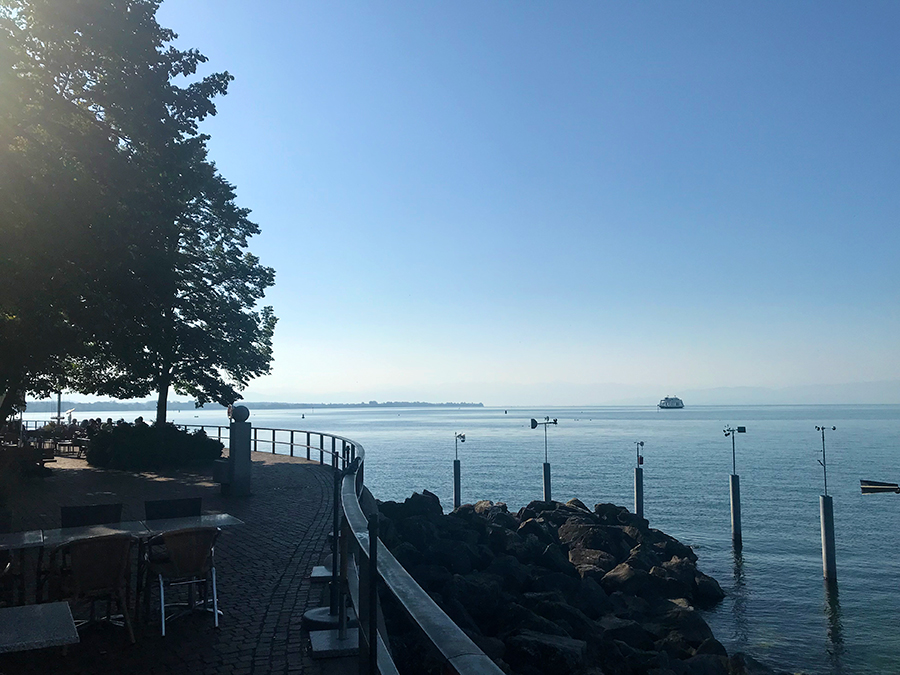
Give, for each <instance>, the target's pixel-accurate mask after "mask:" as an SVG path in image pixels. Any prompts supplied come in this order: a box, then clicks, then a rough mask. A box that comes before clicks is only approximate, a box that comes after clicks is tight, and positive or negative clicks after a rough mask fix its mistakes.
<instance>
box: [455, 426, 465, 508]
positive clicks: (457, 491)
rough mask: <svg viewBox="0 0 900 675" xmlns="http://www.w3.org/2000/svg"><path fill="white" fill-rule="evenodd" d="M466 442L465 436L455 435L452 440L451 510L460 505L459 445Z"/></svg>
mask: <svg viewBox="0 0 900 675" xmlns="http://www.w3.org/2000/svg"><path fill="white" fill-rule="evenodd" d="M460 442H462V443H465V442H466V435H465V434H461V433H457V434H454V438H453V455H454V457H453V508H454V509H458V508H459V506H460V504H462V488H461V485H462V484H461V482H460V470H459V444H460Z"/></svg>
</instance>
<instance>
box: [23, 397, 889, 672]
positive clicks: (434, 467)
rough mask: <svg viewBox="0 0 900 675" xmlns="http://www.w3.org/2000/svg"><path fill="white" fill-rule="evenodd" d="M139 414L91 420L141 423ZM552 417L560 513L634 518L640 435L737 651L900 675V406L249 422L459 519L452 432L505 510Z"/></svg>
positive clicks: (347, 414) (660, 495)
mask: <svg viewBox="0 0 900 675" xmlns="http://www.w3.org/2000/svg"><path fill="white" fill-rule="evenodd" d="M248 407H250V408H251V409H252V404H248ZM137 414H139V413H134V412H128V413H124V414H123V413H121V412H112V413H101V412H90V413H87V415H88V416H92V417H97V416H101V417H103V418H104V419H105V418H106V417H108V416H112V417H114V418H116V419H118V418H119V417H122V416H125V417H126V419H129V420H130V419H132V418H133V417H135V416H137ZM76 415H77V413H76ZM301 415H305V419H301ZM545 415H549V416H550V417H551V418H557V419H558V420H559V424H558V426H551V427H549V431H548V438H549V459H550V463H551V465H552V481H553V483H552V484H553V496H554V498H555V499H557V500H558V501H566V500H568V499H570V498H571V497H578V498H579V499H581V500H582V501H583V502H584V503H585V504H587V505H588V506H593V505H594V504H595V503H597V502H614V503H616V504H621V505H625V506H628V507H629V508H632V506H633V494H632V486H633V482H632V481H633V468H634V465H635V445H634V442H635V441H644V448H643V454H644V456H645V461H644V492H645V498H644V515H645V516H646V517H647V518H648V519H649V520H650V524H651V526H653V527H657V528H659V529H661V530H664V531H665V532H667V533H669V534H671V535H673V536H675V537H677V538H678V539H680V540H681V541H683V542H685V543H687V544H689V545H691V546H693V547H694V549H695V551H696V552H697V555H698V556H699V559H700V560H699V565H700V568H701V569H702V570H703V571H704V572H706V573H707V574H710V575H711V576H713V577H715V578H716V579H717V580H718V581H719V583H720V584H721V585H722V588H723V589H724V590H725V591H726V592H727V594H728V597H727V598H726V600H725V601H724V602H723V603H722V604H721V605H720V606H719V607H718V608H716V609H715V610H712V611H709V612H706V613H705V616H706V618H707V620H708V621H709V623H710V625H711V627H712V628H713V631H714V632H715V634H716V636H717V638H718V639H719V640H720V641H721V642H722V643H723V644H724V645H725V646H726V648H727V649H728V650H729V652H732V651H738V650H741V651H746V652H749V653H750V654H752V655H754V656H755V657H757V658H759V659H761V660H763V661H765V662H767V663H770V664H771V665H775V666H777V667H780V668H784V669H786V670H790V671H792V672H805V673H833V674H839V673H847V674H850V673H853V674H855V673H860V674H865V673H873V674H874V673H897V672H900V631H898V630H897V628H898V623H900V619H898V617H900V594H898V593H897V590H898V586H900V560H898V556H897V551H898V546H900V527H898V525H900V495H894V494H883V495H868V496H862V495H861V494H860V489H859V479H860V478H867V479H873V480H885V481H891V482H895V481H898V480H900V455H898V448H900V423H898V422H900V406H753V407H693V406H690V405H689V406H688V407H687V408H685V409H683V410H666V411H659V410H656V409H655V408H652V407H648V408H637V407H635V408H630V407H602V408H542V409H525V408H509V409H506V410H504V409H502V408H460V409H457V408H404V409H394V408H371V409H327V408H323V409H314V410H312V409H304V410H260V411H256V412H253V414H252V415H251V418H250V421H251V422H252V423H253V424H254V425H255V426H258V427H276V428H283V429H304V430H313V431H324V432H327V433H334V434H339V435H342V436H346V437H349V438H351V439H353V440H355V441H358V442H359V443H361V444H362V445H363V446H364V447H365V449H366V453H367V455H366V456H367V463H366V484H367V485H368V486H369V488H370V489H371V490H372V492H373V493H374V494H375V496H376V497H378V498H379V499H382V500H402V499H404V498H406V497H408V496H409V495H410V494H411V493H412V492H413V491H414V490H415V491H421V490H422V489H427V490H430V491H432V492H434V493H435V494H437V495H438V496H439V497H440V499H441V502H442V503H443V504H444V507H445V511H447V510H449V507H450V506H451V505H452V460H453V456H454V434H455V433H457V432H464V433H465V434H466V442H465V443H461V444H460V445H459V458H460V460H461V463H462V491H463V492H462V496H463V501H464V502H467V501H475V500H477V499H491V500H493V501H495V502H496V501H503V502H506V503H507V504H508V505H509V508H510V509H511V510H513V511H515V510H517V509H518V508H520V507H521V506H524V505H525V504H527V503H528V502H529V501H531V500H533V499H540V498H541V470H542V469H541V464H542V462H543V461H544V434H543V430H542V428H541V427H539V428H538V429H536V430H532V429H531V428H530V424H529V420H530V419H531V418H532V417H536V418H538V419H543V417H544V416H545ZM44 417H46V415H44ZM145 417H146V415H145ZM26 418H41V415H40V414H29V415H26ZM170 419H171V420H172V421H175V422H178V423H183V424H223V425H224V424H226V423H227V419H225V416H224V413H223V412H222V411H221V410H215V411H212V410H209V411H205V410H200V411H194V410H184V411H182V412H181V413H177V412H176V413H174V414H171V416H170ZM726 425H732V426H737V425H745V426H746V427H747V433H746V434H740V435H738V436H737V439H736V440H737V473H738V474H739V475H740V476H741V497H742V507H743V509H742V510H743V537H744V546H743V552H742V555H739V556H736V555H735V554H734V552H733V550H732V546H731V529H730V528H731V525H730V511H729V492H728V475H729V474H730V473H731V439H729V438H726V437H725V436H724V434H723V432H722V430H723V428H724V427H725V426H726ZM816 425H827V427H828V428H829V431H828V432H827V434H826V450H827V460H828V461H827V464H828V493H829V494H830V495H832V496H833V498H834V511H835V534H836V541H837V570H838V585H837V593H830V592H828V590H827V589H826V587H825V585H824V583H823V580H822V554H821V540H820V530H819V495H820V494H821V493H822V490H823V476H822V467H821V466H820V465H819V464H818V463H817V459H820V458H821V456H822V452H821V451H822V438H821V435H820V434H819V433H818V432H817V431H816V430H815V428H814V427H815V426H816ZM831 426H836V427H837V430H836V431H831V430H830V428H831Z"/></svg>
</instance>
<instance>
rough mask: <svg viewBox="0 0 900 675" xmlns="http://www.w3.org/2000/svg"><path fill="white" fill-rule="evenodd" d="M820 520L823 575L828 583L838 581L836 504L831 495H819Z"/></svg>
mask: <svg viewBox="0 0 900 675" xmlns="http://www.w3.org/2000/svg"><path fill="white" fill-rule="evenodd" d="M819 520H820V522H821V524H822V573H823V574H824V576H825V580H826V581H837V564H836V563H835V558H834V502H833V501H832V499H831V497H830V496H829V495H819Z"/></svg>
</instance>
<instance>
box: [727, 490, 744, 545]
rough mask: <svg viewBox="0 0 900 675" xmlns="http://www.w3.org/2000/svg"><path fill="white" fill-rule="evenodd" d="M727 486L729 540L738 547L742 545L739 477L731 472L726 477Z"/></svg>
mask: <svg viewBox="0 0 900 675" xmlns="http://www.w3.org/2000/svg"><path fill="white" fill-rule="evenodd" d="M728 488H729V491H730V492H731V542H732V543H733V544H734V547H735V548H736V549H739V548H741V547H742V546H743V545H744V541H743V538H742V536H741V477H740V476H738V475H737V474H734V473H733V474H731V475H730V476H729V477H728Z"/></svg>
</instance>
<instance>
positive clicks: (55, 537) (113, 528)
mask: <svg viewBox="0 0 900 675" xmlns="http://www.w3.org/2000/svg"><path fill="white" fill-rule="evenodd" d="M110 534H131V535H138V536H139V535H146V534H147V527H146V526H145V525H144V521H142V520H129V521H126V522H124V523H107V524H106V525H85V526H83V527H61V528H57V529H55V530H44V548H55V547H56V546H62V545H63V544H68V543H70V542H73V541H75V540H78V539H92V538H94V537H105V536H107V535H110Z"/></svg>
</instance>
